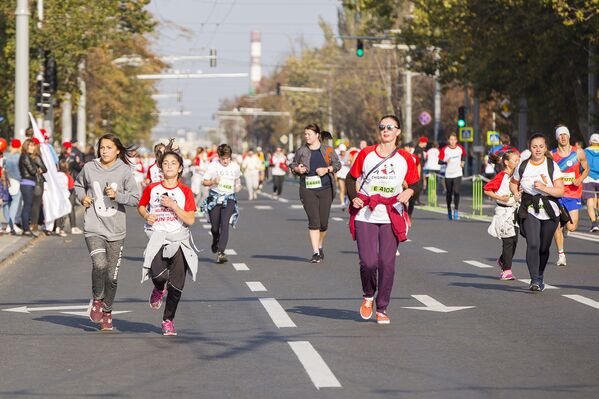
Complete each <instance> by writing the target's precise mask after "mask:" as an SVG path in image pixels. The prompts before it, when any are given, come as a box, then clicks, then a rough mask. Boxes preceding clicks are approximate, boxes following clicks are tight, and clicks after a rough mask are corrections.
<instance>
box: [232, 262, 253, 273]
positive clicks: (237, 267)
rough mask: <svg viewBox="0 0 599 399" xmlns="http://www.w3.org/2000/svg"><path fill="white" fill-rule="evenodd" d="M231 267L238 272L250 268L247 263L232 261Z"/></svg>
mask: <svg viewBox="0 0 599 399" xmlns="http://www.w3.org/2000/svg"><path fill="white" fill-rule="evenodd" d="M233 267H234V268H235V270H237V271H238V272H241V271H246V270H250V268H249V267H248V265H246V264H245V263H233Z"/></svg>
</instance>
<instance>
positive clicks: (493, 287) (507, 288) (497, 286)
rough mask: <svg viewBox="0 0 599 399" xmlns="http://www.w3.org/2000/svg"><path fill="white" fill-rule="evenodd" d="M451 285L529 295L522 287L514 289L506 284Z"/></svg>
mask: <svg viewBox="0 0 599 399" xmlns="http://www.w3.org/2000/svg"><path fill="white" fill-rule="evenodd" d="M451 285H453V286H455V287H464V288H480V289H482V290H498V291H511V292H518V293H520V294H530V291H529V290H528V289H525V288H524V287H521V286H519V287H516V286H513V287H512V286H510V285H509V283H508V284H484V283H451Z"/></svg>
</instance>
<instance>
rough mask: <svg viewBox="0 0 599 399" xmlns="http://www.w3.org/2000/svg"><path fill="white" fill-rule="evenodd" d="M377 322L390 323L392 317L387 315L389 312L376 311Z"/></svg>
mask: <svg viewBox="0 0 599 399" xmlns="http://www.w3.org/2000/svg"><path fill="white" fill-rule="evenodd" d="M376 322H377V324H389V323H391V319H389V316H387V312H385V311H383V312H376Z"/></svg>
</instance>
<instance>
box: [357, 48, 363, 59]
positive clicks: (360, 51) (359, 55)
mask: <svg viewBox="0 0 599 399" xmlns="http://www.w3.org/2000/svg"><path fill="white" fill-rule="evenodd" d="M356 55H357V56H358V57H362V56H363V55H364V50H363V49H361V48H359V49H357V50H356Z"/></svg>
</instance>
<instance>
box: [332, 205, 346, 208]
mask: <svg viewBox="0 0 599 399" xmlns="http://www.w3.org/2000/svg"><path fill="white" fill-rule="evenodd" d="M343 207H344V205H341V204H333V205H331V208H343Z"/></svg>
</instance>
